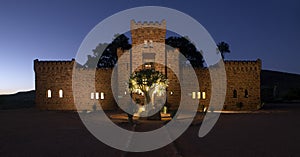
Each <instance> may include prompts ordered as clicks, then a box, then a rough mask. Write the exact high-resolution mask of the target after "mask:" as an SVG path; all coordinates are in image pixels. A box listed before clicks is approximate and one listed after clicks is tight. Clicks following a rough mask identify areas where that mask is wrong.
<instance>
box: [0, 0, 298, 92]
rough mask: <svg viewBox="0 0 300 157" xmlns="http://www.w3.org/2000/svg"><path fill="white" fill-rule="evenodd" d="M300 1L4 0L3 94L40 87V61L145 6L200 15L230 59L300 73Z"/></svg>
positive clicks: (66, 53)
mask: <svg viewBox="0 0 300 157" xmlns="http://www.w3.org/2000/svg"><path fill="white" fill-rule="evenodd" d="M71 2H72V3H71ZM115 3H118V4H119V5H115ZM70 4H71V5H70ZM299 4H300V2H299V1H296V0H290V1H285V2H284V3H282V2H281V1H269V2H259V1H257V2H255V1H247V2H239V3H236V2H233V1H230V2H218V3H217V2H211V1H210V2H202V3H200V2H197V4H195V3H193V2H191V1H188V2H186V3H182V2H179V1H175V2H173V1H163V2H162V1H156V0H154V1H150V2H149V1H142V0H141V1H134V2H132V3H128V2H126V1H106V2H105V3H101V2H90V3H85V2H77V1H76V2H73V1H69V2H59V1H54V2H48V1H45V2H41V1H30V2H16V1H5V2H2V4H1V6H0V20H1V21H2V23H1V25H0V34H1V36H0V54H1V57H0V58H1V59H2V60H1V62H0V63H1V66H0V67H1V72H2V77H1V78H0V82H1V88H0V94H1V95H3V94H14V93H18V92H22V91H31V90H35V87H34V83H35V77H34V76H35V74H34V70H33V61H34V60H35V59H39V60H71V59H72V58H75V54H76V52H77V50H78V48H79V46H80V43H81V41H82V40H83V39H84V37H85V36H86V35H87V34H88V33H89V31H90V30H91V29H92V28H93V27H94V26H95V25H96V24H98V23H99V22H101V21H102V20H103V19H105V18H106V17H108V16H110V15H113V14H115V13H117V12H119V11H121V10H125V9H129V8H132V7H138V6H146V5H153V6H154V5H157V6H163V7H169V8H173V9H176V10H179V11H181V12H184V13H186V14H188V15H190V16H191V17H193V18H195V19H196V20H197V21H198V22H200V23H201V24H202V25H203V26H204V27H205V28H206V29H207V30H208V32H209V33H210V34H211V36H212V37H213V38H214V40H215V42H216V43H218V42H221V41H225V42H227V43H228V44H229V45H230V50H231V52H230V53H229V54H226V55H225V60H256V59H258V58H259V59H261V60H262V69H263V70H272V71H279V72H285V73H291V74H298V75H299V74H300V69H299V67H300V63H299V62H298V61H297V58H298V57H297V56H299V53H297V50H298V47H297V43H299V41H300V31H299V28H300V22H299V20H297V19H299V15H300V7H299V6H300V5H299ZM195 6H197V7H195ZM108 8H109V9H108ZM224 8H228V9H224ZM219 11H220V12H219ZM160 20H161V19H157V21H160ZM144 21H148V20H147V19H145V20H144ZM129 22H130V21H128V23H129ZM220 23H221V25H219V24H220ZM224 23H226V24H225V25H224ZM167 24H168V22H167ZM116 33H117V32H116ZM112 37H113V34H112ZM16 63H17V64H16ZM3 73H4V74H3Z"/></svg>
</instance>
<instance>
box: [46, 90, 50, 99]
mask: <svg viewBox="0 0 300 157" xmlns="http://www.w3.org/2000/svg"><path fill="white" fill-rule="evenodd" d="M47 97H48V98H51V90H50V89H48V91H47Z"/></svg>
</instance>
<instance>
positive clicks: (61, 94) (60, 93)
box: [58, 89, 63, 98]
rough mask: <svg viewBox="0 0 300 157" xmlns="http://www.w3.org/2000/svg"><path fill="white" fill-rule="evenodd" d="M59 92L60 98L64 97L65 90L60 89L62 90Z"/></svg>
mask: <svg viewBox="0 0 300 157" xmlns="http://www.w3.org/2000/svg"><path fill="white" fill-rule="evenodd" d="M58 94H59V98H62V97H63V90H62V89H60V90H59V91H58Z"/></svg>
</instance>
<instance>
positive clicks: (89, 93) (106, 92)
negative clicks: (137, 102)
mask: <svg viewBox="0 0 300 157" xmlns="http://www.w3.org/2000/svg"><path fill="white" fill-rule="evenodd" d="M131 37H132V49H131V50H122V49H118V50H117V56H118V63H117V65H116V66H117V68H115V71H113V69H96V70H91V69H80V68H79V69H77V68H76V69H73V67H74V64H75V60H72V61H38V60H35V61H34V70H35V84H36V104H37V107H38V108H40V109H49V110H76V107H77V109H79V110H92V109H99V108H100V106H99V105H101V106H102V108H103V109H105V110H113V109H117V108H118V106H117V105H116V101H117V102H118V104H119V105H127V104H124V103H123V102H128V99H130V97H129V93H128V91H127V86H128V79H129V76H130V74H131V73H132V72H134V71H135V70H139V69H141V68H143V66H142V65H143V64H144V62H145V61H144V59H145V57H144V56H145V54H146V55H149V54H150V56H155V57H154V62H155V64H154V67H155V70H158V71H160V72H162V73H163V74H165V75H167V78H168V80H169V86H168V88H167V104H168V107H169V109H173V110H175V109H176V108H178V105H179V102H180V99H181V92H182V93H183V94H187V95H188V96H190V101H191V103H193V104H195V105H198V106H199V110H203V108H204V107H207V106H209V104H210V102H213V103H212V105H213V104H214V103H218V102H215V101H216V100H215V99H211V97H212V83H211V82H212V81H216V85H215V86H214V87H216V88H221V87H222V86H224V85H225V84H226V83H227V85H226V87H227V89H226V97H225V104H224V108H223V109H225V110H255V109H257V106H258V105H260V72H261V61H260V60H259V59H258V60H256V61H225V70H226V74H225V73H224V74H223V73H217V74H215V73H210V71H216V68H213V67H209V68H195V69H193V68H189V69H186V68H187V67H185V66H182V67H181V66H180V63H179V62H181V61H179V58H180V57H179V50H178V49H175V50H168V51H166V49H165V37H166V21H165V20H162V21H161V22H160V23H159V22H144V23H141V22H135V21H134V20H132V21H131ZM222 64H223V63H222ZM164 65H167V67H166V66H164ZM74 70H75V71H74ZM192 71H195V73H196V76H197V79H198V83H199V91H193V90H192V89H193V88H192V87H194V86H195V82H193V81H189V78H184V76H188V73H191V72H192ZM176 73H177V74H178V75H176ZM185 73H186V74H185ZM73 74H75V76H74V77H72V75H73ZM212 74H214V75H215V77H211V76H212ZM225 75H226V76H225ZM224 77H226V80H227V82H221V80H222V78H224ZM72 78H73V80H72ZM212 78H213V79H214V80H211V79H212ZM111 80H113V81H111ZM72 81H74V82H72ZM180 82H181V84H180ZM111 84H113V86H111ZM72 85H73V87H75V88H74V91H73V90H72V89H73V88H72ZM180 86H185V87H190V88H187V89H188V90H187V91H181V88H180ZM48 90H51V97H49V98H48ZM60 90H62V92H63V95H62V97H61V98H60V97H59V91H60ZM112 91H114V93H115V95H116V96H115V97H113V94H112ZM218 94H221V93H217V95H218ZM103 96H104V97H103ZM204 96H205V97H204ZM96 97H97V98H96ZM74 99H75V102H77V103H76V107H75V104H74ZM239 104H240V105H239ZM241 104H242V105H241Z"/></svg>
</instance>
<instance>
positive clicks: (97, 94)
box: [96, 92, 99, 100]
mask: <svg viewBox="0 0 300 157" xmlns="http://www.w3.org/2000/svg"><path fill="white" fill-rule="evenodd" d="M96 99H97V100H98V99H99V93H98V92H96Z"/></svg>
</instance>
